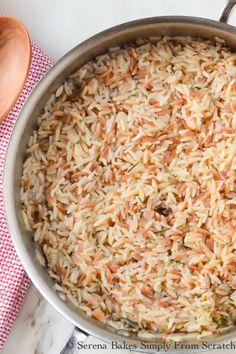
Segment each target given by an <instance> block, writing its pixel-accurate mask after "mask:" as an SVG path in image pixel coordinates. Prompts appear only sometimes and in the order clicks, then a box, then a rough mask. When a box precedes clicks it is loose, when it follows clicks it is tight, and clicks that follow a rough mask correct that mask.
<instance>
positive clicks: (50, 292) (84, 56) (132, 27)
mask: <svg viewBox="0 0 236 354" xmlns="http://www.w3.org/2000/svg"><path fill="white" fill-rule="evenodd" d="M235 4H236V0H229V1H228V3H227V5H226V7H225V9H224V11H223V13H222V16H221V18H220V22H217V21H213V20H208V19H203V18H196V17H183V16H176V17H169V16H166V17H153V18H147V19H141V20H138V21H132V22H129V23H125V24H122V25H120V26H116V27H113V28H111V29H108V30H106V31H104V32H101V33H99V34H98V35H96V36H94V37H92V38H90V39H88V40H87V41H85V42H83V43H82V44H79V45H78V46H77V47H75V48H74V49H72V50H71V51H70V52H68V53H67V54H66V55H65V56H64V57H63V58H62V59H60V60H59V61H58V62H57V63H56V64H55V65H54V66H53V68H52V69H51V70H50V71H49V72H48V73H47V75H46V76H45V77H44V78H43V79H42V80H41V81H40V83H39V84H38V85H37V87H36V88H35V90H34V91H33V93H32V94H31V95H30V97H29V99H28V100H27V102H26V104H25V106H24V108H23V110H22V112H21V114H20V116H19V118H18V120H17V122H16V125H15V128H14V130H13V133H12V136H11V140H10V143H9V147H8V152H7V157H6V163H5V174H4V200H5V209H6V216H7V220H8V227H9V232H10V234H11V236H12V240H13V242H14V245H15V248H16V250H17V253H18V255H19V257H20V259H21V262H22V264H23V266H24V267H25V270H26V272H27V273H28V275H29V277H30V278H31V280H32V281H33V283H34V284H35V286H36V287H37V288H38V290H39V291H40V292H41V293H42V295H43V296H44V297H45V298H46V299H47V300H48V301H49V302H50V303H51V304H52V305H53V306H54V307H55V309H57V310H58V311H59V312H60V313H61V314H62V315H63V316H65V317H66V318H67V319H68V320H70V321H71V322H72V323H74V325H75V326H76V328H77V329H76V330H75V331H74V333H73V336H72V338H71V339H70V341H69V343H68V345H67V349H64V353H75V351H74V350H75V345H73V341H74V343H76V340H78V339H80V340H83V339H85V338H86V334H85V333H88V334H90V335H93V336H95V337H97V338H99V339H101V340H103V341H105V342H111V341H117V342H121V343H122V342H123V341H124V340H125V342H126V343H127V344H128V345H131V347H132V346H133V348H134V347H136V348H137V349H136V350H139V351H143V352H148V353H152V352H155V350H151V349H142V348H141V340H140V338H138V337H137V335H134V334H131V333H128V332H126V333H124V332H119V331H118V330H116V329H114V328H112V327H110V326H109V325H107V324H102V323H100V322H98V321H96V320H95V319H92V318H89V317H88V316H87V315H86V314H85V313H84V312H82V311H80V310H77V309H75V308H74V307H73V305H71V304H69V303H65V302H63V301H62V300H61V299H60V297H59V296H58V294H57V293H56V292H55V290H54V288H53V282H52V280H51V279H50V278H49V276H48V274H47V273H46V271H45V270H44V269H42V267H41V266H40V265H39V264H38V262H37V261H36V259H35V256H34V244H33V240H32V237H31V235H30V234H29V232H27V231H26V230H25V227H24V224H23V220H22V217H21V203H20V178H21V173H22V162H23V159H24V154H25V148H26V145H27V142H28V139H29V137H30V135H31V134H32V131H33V129H34V128H36V121H37V117H38V115H39V114H40V112H41V111H42V109H43V107H44V105H45V104H46V102H47V100H48V98H49V97H50V95H51V94H52V93H53V92H54V91H55V90H56V88H57V87H58V86H59V85H60V84H61V83H63V82H64V81H65V79H66V78H67V77H68V75H70V74H71V73H72V72H73V71H75V70H76V69H77V68H78V67H79V66H81V65H83V64H84V63H85V62H87V61H88V60H90V59H91V58H93V57H95V56H97V55H99V54H102V53H104V52H105V51H106V50H107V49H108V48H109V47H112V46H119V45H122V44H124V43H127V42H130V41H134V40H135V39H137V38H141V37H149V36H160V35H161V36H162V35H167V36H176V35H182V36H185V35H189V36H195V37H202V38H207V39H213V38H214V37H219V38H222V39H224V40H225V41H226V42H227V43H228V45H230V46H231V48H232V49H233V50H235V51H236V29H235V28H234V27H232V26H230V25H228V24H227V23H226V22H227V20H228V17H229V15H230V12H231V10H232V8H233V6H234V5H235ZM78 328H80V329H81V331H79V330H78ZM207 340H208V343H209V344H213V343H228V342H230V341H234V340H236V327H235V328H233V329H231V330H230V331H229V332H227V333H225V334H222V335H220V336H216V335H215V336H212V337H211V338H208V339H207ZM142 342H144V341H142ZM146 343H149V344H150V343H153V344H161V343H162V341H160V340H158V339H156V340H155V339H152V340H149V341H146ZM183 343H186V344H187V343H188V344H189V345H192V344H194V343H196V344H199V345H200V344H201V342H200V341H195V342H194V343H193V341H185V342H183ZM170 344H171V349H170V352H171V351H175V352H176V353H188V352H196V351H200V350H201V347H199V348H197V347H195V348H192V349H188V348H187V346H186V345H185V347H184V348H182V349H181V348H177V349H176V348H175V347H174V343H170ZM70 346H71V349H69V347H70ZM160 352H162V351H160Z"/></svg>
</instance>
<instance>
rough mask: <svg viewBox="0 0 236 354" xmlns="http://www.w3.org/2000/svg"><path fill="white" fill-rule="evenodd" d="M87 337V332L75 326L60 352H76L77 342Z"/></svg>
mask: <svg viewBox="0 0 236 354" xmlns="http://www.w3.org/2000/svg"><path fill="white" fill-rule="evenodd" d="M87 338H88V334H87V333H86V332H84V331H82V329H79V328H78V327H75V328H74V330H73V332H72V333H71V336H70V338H69V339H68V341H67V342H66V344H65V346H64V347H63V348H62V350H61V351H60V354H76V353H78V342H84V341H85V340H86V339H87Z"/></svg>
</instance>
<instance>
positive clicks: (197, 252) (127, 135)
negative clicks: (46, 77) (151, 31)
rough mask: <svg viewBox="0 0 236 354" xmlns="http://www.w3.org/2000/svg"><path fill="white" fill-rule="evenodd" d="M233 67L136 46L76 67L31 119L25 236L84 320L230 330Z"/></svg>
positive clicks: (235, 173) (204, 48) (153, 45)
mask: <svg viewBox="0 0 236 354" xmlns="http://www.w3.org/2000/svg"><path fill="white" fill-rule="evenodd" d="M235 63H236V55H235V54H233V53H232V52H230V50H229V48H227V47H226V46H225V44H224V43H223V42H222V41H217V40H216V42H215V43H212V42H209V41H206V40H202V39H201V40H198V39H193V38H183V37H178V38H177V37H176V38H173V39H170V38H156V39H148V40H139V41H137V42H136V43H135V44H133V45H129V46H126V47H124V48H115V49H112V50H110V51H109V52H108V53H106V54H104V55H101V56H99V57H97V58H96V59H95V60H94V61H90V62H89V63H87V64H85V65H84V66H82V67H81V68H80V69H78V70H77V71H76V72H75V73H74V74H73V75H72V76H71V77H69V78H68V80H67V81H66V82H65V84H64V85H62V86H60V87H59V88H58V90H57V91H56V93H55V95H53V96H52V97H51V98H50V100H49V102H48V104H47V105H46V107H45V111H44V112H43V114H42V115H41V116H40V117H39V127H38V130H37V131H35V132H34V134H33V135H32V136H31V138H30V140H29V145H28V148H27V157H26V160H25V162H24V167H23V176H22V189H21V200H22V211H23V218H24V221H25V226H26V228H27V229H30V230H32V231H33V234H34V240H35V243H36V245H37V257H38V259H39V261H40V262H41V264H42V265H46V267H47V269H48V273H49V274H50V276H51V277H52V278H54V280H55V283H56V284H55V287H56V290H57V291H58V292H59V293H61V294H62V296H65V295H66V296H67V299H69V301H71V302H72V303H73V304H74V305H75V306H78V307H79V308H80V309H82V310H83V311H85V312H86V313H87V314H88V315H89V316H92V317H94V318H95V319H97V320H99V321H104V322H107V323H110V324H111V325H113V326H116V327H118V328H129V329H131V330H132V331H141V333H144V334H145V333H147V335H148V336H151V335H152V333H154V334H155V333H161V335H162V336H163V337H164V338H167V337H169V336H170V335H173V338H175V337H176V334H177V335H178V334H186V333H188V332H189V335H190V334H191V335H192V334H194V335H196V334H197V333H198V334H200V335H201V336H206V335H210V334H211V333H216V332H219V331H222V329H223V330H224V329H225V328H226V327H229V326H231V325H233V323H234V320H235V317H236V316H235V314H236V311H235V310H236V253H235V249H236V185H235V180H236V79H235V78H236V66H235ZM63 294H64V295H63Z"/></svg>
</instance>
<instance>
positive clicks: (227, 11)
mask: <svg viewBox="0 0 236 354" xmlns="http://www.w3.org/2000/svg"><path fill="white" fill-rule="evenodd" d="M235 5H236V0H228V2H227V4H226V5H225V8H224V10H223V12H222V14H221V16H220V22H225V23H227V22H228V19H229V17H230V15H231V12H232V9H233V7H234V6H235Z"/></svg>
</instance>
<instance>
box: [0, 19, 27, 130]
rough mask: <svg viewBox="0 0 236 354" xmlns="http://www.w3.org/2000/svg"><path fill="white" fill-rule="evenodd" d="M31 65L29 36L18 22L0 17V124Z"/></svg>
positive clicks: (23, 82)
mask: <svg viewBox="0 0 236 354" xmlns="http://www.w3.org/2000/svg"><path fill="white" fill-rule="evenodd" d="M30 63H31V45H30V39H29V35H28V33H27V31H26V29H25V27H24V26H23V24H22V23H20V22H19V21H18V20H16V19H14V18H11V17H7V16H0V123H1V122H2V121H3V119H4V118H5V117H6V116H7V114H8V113H9V112H10V110H11V108H12V107H13V106H14V104H15V103H16V100H17V98H18V97H19V95H20V93H21V91H22V89H23V87H24V84H25V81H26V79H27V76H28V72H29V68H30Z"/></svg>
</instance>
